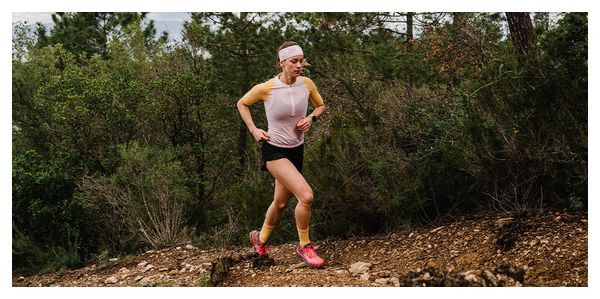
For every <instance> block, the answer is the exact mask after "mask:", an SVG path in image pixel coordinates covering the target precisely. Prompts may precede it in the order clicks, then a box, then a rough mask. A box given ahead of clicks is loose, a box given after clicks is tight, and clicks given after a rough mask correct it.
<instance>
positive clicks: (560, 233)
mask: <svg viewBox="0 0 600 299" xmlns="http://www.w3.org/2000/svg"><path fill="white" fill-rule="evenodd" d="M318 245H319V249H318V250H317V252H319V254H320V255H321V256H322V257H323V258H324V259H325V260H326V264H325V267H324V268H322V269H314V268H311V267H308V266H307V265H306V264H305V263H303V262H301V260H300V258H299V257H298V256H296V253H295V252H294V244H283V245H278V246H272V247H271V248H270V258H260V259H259V258H257V257H256V256H255V255H254V254H253V253H252V252H251V249H250V247H249V246H248V247H245V248H236V247H230V248H219V249H209V250H203V249H198V248H195V247H193V246H191V245H181V246H176V247H172V248H167V249H162V250H158V251H148V252H146V253H144V254H140V255H137V256H134V257H129V258H122V259H118V258H113V259H109V260H107V261H104V262H102V263H98V264H93V265H89V266H87V267H84V268H81V269H76V270H66V271H62V272H59V273H52V274H44V275H34V276H28V277H13V286H195V287H198V286H225V287H226V286H382V287H384V286H387V287H393V286H587V285H588V225H587V213H571V212H567V211H562V212H556V211H539V212H535V213H527V214H521V215H514V214H504V215H494V216H473V217H462V218H458V219H453V220H452V221H446V222H443V223H442V222H440V223H438V224H437V225H434V226H431V227H428V228H421V229H416V230H413V231H405V232H396V233H392V234H385V235H375V236H370V237H352V238H348V239H328V240H322V241H320V242H318Z"/></svg>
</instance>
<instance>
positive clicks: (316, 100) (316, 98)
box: [301, 77, 325, 107]
mask: <svg viewBox="0 0 600 299" xmlns="http://www.w3.org/2000/svg"><path fill="white" fill-rule="evenodd" d="M301 78H302V80H304V85H306V88H308V92H309V98H310V101H311V102H312V103H313V105H314V106H315V107H319V106H323V105H325V104H324V103H323V98H322V97H321V95H320V94H319V91H318V90H317V86H316V85H315V83H314V82H313V81H312V80H311V79H310V78H308V77H301Z"/></svg>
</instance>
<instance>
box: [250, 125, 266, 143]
mask: <svg viewBox="0 0 600 299" xmlns="http://www.w3.org/2000/svg"><path fill="white" fill-rule="evenodd" d="M252 135H253V136H254V139H255V140H256V142H261V141H267V140H269V133H267V132H265V131H264V130H261V129H258V128H256V129H254V131H252Z"/></svg>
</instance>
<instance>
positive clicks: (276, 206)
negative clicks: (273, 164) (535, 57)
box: [265, 179, 294, 226]
mask: <svg viewBox="0 0 600 299" xmlns="http://www.w3.org/2000/svg"><path fill="white" fill-rule="evenodd" d="M293 195H294V194H293V193H292V192H291V191H290V190H288V188H286V187H285V186H284V185H283V184H282V183H281V182H279V181H278V180H277V179H275V195H274V196H273V202H272V203H271V205H270V206H269V209H268V210H267V215H266V216H265V224H267V225H269V226H275V225H276V224H277V222H278V221H279V218H280V217H281V214H282V213H283V210H284V209H285V207H286V206H287V204H288V202H289V200H290V198H292V196H293Z"/></svg>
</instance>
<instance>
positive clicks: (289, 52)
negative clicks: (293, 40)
mask: <svg viewBox="0 0 600 299" xmlns="http://www.w3.org/2000/svg"><path fill="white" fill-rule="evenodd" d="M296 55H302V56H304V53H303V52H302V48H300V46H298V45H293V46H289V47H287V48H283V49H281V51H279V62H282V61H284V60H286V59H288V58H290V57H292V56H296Z"/></svg>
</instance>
